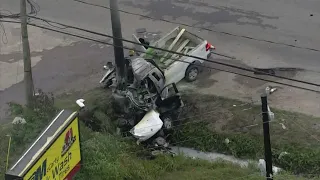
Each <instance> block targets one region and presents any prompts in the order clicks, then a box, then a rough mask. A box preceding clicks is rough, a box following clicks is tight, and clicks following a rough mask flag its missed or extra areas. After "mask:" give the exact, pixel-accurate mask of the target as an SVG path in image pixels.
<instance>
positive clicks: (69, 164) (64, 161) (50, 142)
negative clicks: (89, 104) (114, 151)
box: [5, 110, 81, 180]
mask: <svg viewBox="0 0 320 180" xmlns="http://www.w3.org/2000/svg"><path fill="white" fill-rule="evenodd" d="M79 137H80V134H79V119H78V116H77V112H70V111H66V110H63V111H61V112H60V113H59V115H58V116H57V117H56V118H55V119H54V120H53V121H52V122H51V123H50V124H49V125H48V126H47V128H46V129H45V130H44V131H43V132H42V134H41V135H40V136H39V137H38V138H37V140H36V141H35V142H34V143H33V144H32V145H31V146H30V147H29V149H28V150H27V151H26V152H25V153H24V154H23V156H22V157H21V158H20V159H19V160H18V161H17V163H16V164H15V165H14V166H13V167H12V168H11V169H10V170H9V171H8V172H7V174H6V176H5V177H6V180H13V179H14V180H17V179H21V180H71V179H72V177H73V176H74V174H75V173H76V172H78V171H79V169H80V167H81V148H80V139H79Z"/></svg>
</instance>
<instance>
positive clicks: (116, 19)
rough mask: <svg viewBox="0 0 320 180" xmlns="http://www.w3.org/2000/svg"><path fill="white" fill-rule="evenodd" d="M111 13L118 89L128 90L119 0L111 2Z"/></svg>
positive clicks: (111, 0)
mask: <svg viewBox="0 0 320 180" xmlns="http://www.w3.org/2000/svg"><path fill="white" fill-rule="evenodd" d="M110 13H111V23H112V34H113V37H114V38H113V45H114V56H115V64H116V71H117V89H118V90H124V89H125V88H126V78H127V69H126V60H125V59H124V53H123V43H122V32H121V22H120V15H119V11H118V1H117V0H110Z"/></svg>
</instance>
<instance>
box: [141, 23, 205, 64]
mask: <svg viewBox="0 0 320 180" xmlns="http://www.w3.org/2000/svg"><path fill="white" fill-rule="evenodd" d="M202 42H203V39H201V38H199V37H197V36H196V35H194V34H192V33H190V32H188V31H186V30H185V29H183V28H180V27H177V28H175V29H174V30H173V31H171V32H170V33H168V34H166V35H165V36H164V37H162V38H161V39H160V40H158V41H156V42H154V43H151V44H150V45H151V46H155V47H158V48H162V49H166V50H170V51H174V52H179V53H184V54H191V53H192V51H193V50H194V49H196V48H197V47H198V46H199V45H200V44H201V43H202ZM143 57H144V58H145V59H152V60H153V61H154V62H155V63H156V64H157V65H158V66H159V67H160V68H162V69H166V68H167V67H169V66H170V65H171V64H172V63H173V62H175V61H176V59H181V58H182V57H181V56H179V55H177V54H173V53H168V52H165V51H161V50H155V49H153V48H147V49H146V53H145V54H144V55H143Z"/></svg>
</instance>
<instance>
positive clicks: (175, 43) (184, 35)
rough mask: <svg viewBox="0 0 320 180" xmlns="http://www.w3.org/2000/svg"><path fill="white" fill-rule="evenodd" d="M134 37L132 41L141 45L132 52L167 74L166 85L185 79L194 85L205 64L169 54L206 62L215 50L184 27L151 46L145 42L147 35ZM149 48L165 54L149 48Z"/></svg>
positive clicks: (176, 29)
mask: <svg viewBox="0 0 320 180" xmlns="http://www.w3.org/2000/svg"><path fill="white" fill-rule="evenodd" d="M132 36H133V40H134V41H135V42H137V43H139V44H140V45H139V44H135V45H134V48H133V49H134V50H135V51H136V53H137V54H138V55H140V57H142V58H144V59H146V60H152V61H153V63H154V64H156V65H157V66H158V67H159V68H160V69H161V70H162V71H163V72H164V76H165V79H166V82H165V84H166V85H167V84H171V83H178V82H179V81H181V80H182V79H183V78H185V79H186V80H187V81H189V82H191V81H195V80H196V79H197V76H198V74H199V72H200V71H201V66H199V65H201V64H202V63H203V62H204V61H203V60H201V59H196V58H193V57H188V56H181V55H178V54H174V53H169V52H166V50H167V51H173V52H177V53H182V54H186V55H189V56H195V57H199V58H203V59H207V58H209V57H210V55H211V51H212V50H214V49H215V47H214V46H213V45H211V44H210V43H208V42H207V41H206V40H204V39H202V38H200V37H198V36H197V35H195V34H193V33H191V32H188V31H187V30H186V29H184V28H181V27H176V28H175V29H173V30H172V31H171V32H169V33H167V34H166V35H164V36H163V37H162V38H160V39H159V40H157V41H155V42H151V43H148V41H147V40H146V39H145V37H146V36H145V35H144V33H139V34H138V33H137V35H135V34H133V35H132ZM149 44H150V46H152V47H156V48H160V49H163V50H159V49H154V48H151V47H148V46H146V45H149ZM197 65H198V66H197Z"/></svg>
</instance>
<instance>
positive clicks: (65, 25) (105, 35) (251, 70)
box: [28, 16, 320, 87]
mask: <svg viewBox="0 0 320 180" xmlns="http://www.w3.org/2000/svg"><path fill="white" fill-rule="evenodd" d="M28 17H30V18H33V19H38V20H41V21H45V22H51V23H55V24H59V25H61V26H64V27H66V28H72V29H77V30H80V31H84V32H88V33H92V34H95V35H99V36H103V37H108V38H112V39H120V40H122V41H125V42H128V43H132V44H136V45H141V44H140V43H138V42H135V41H131V40H127V39H123V38H116V37H113V36H111V35H107V34H103V33H98V32H95V31H91V30H87V29H83V28H79V27H75V26H71V25H67V24H63V23H59V22H55V21H51V20H47V19H43V18H39V17H34V16H28ZM145 46H147V47H149V48H153V49H156V50H160V51H164V52H169V53H172V54H176V55H180V56H186V57H191V58H195V59H199V60H203V61H207V62H210V63H213V64H220V65H223V66H228V67H232V68H236V69H240V70H244V71H249V72H253V73H258V74H263V75H267V76H272V77H276V78H280V79H285V80H290V81H295V82H299V83H303V84H308V85H313V86H317V87H320V84H316V83H312V82H307V81H302V80H298V79H293V78H287V77H284V76H278V75H275V74H271V73H267V72H263V71H257V70H253V69H250V68H245V67H240V66H236V65H232V64H227V63H222V62H217V61H213V60H209V59H205V58H200V57H197V56H193V55H188V54H184V53H179V52H175V51H172V50H167V49H163V48H158V47H155V46H150V45H147V44H146V45H145ZM142 53H145V52H142ZM212 53H213V54H217V53H214V52H212ZM217 55H220V56H221V54H217Z"/></svg>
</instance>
